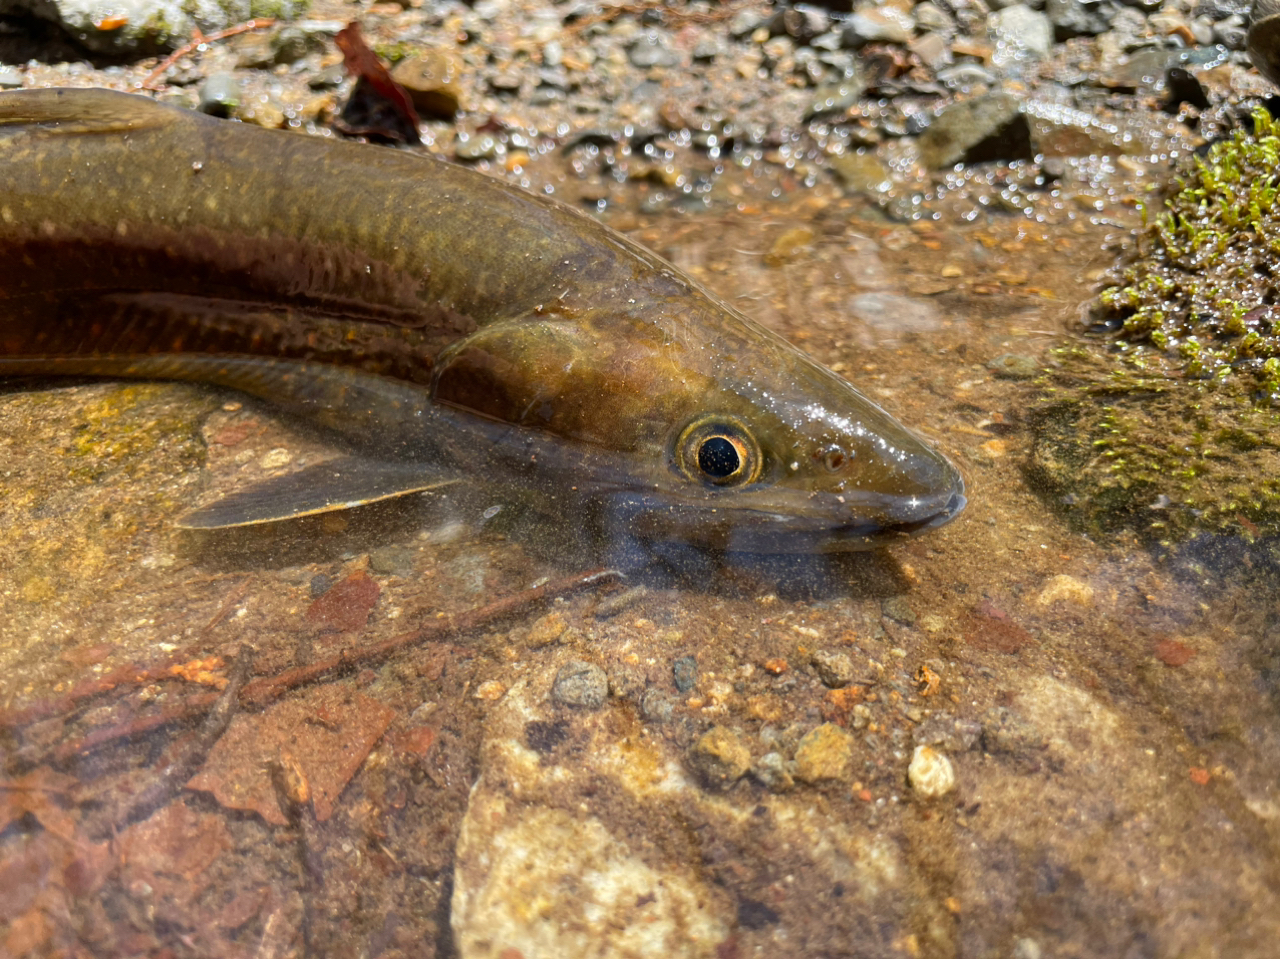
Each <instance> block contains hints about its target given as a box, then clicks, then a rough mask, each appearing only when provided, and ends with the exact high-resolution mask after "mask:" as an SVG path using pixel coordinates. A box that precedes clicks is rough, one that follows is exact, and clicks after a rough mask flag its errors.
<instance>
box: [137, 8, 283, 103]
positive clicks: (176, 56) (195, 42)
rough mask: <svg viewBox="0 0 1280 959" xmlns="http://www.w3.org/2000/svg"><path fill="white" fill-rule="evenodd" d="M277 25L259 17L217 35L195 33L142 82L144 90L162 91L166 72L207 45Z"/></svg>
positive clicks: (272, 21)
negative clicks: (188, 41) (161, 81)
mask: <svg viewBox="0 0 1280 959" xmlns="http://www.w3.org/2000/svg"><path fill="white" fill-rule="evenodd" d="M275 23H276V21H275V18H274V17H258V18H257V19H256V20H249V21H248V22H246V23H238V24H236V25H235V26H234V27H227V29H225V30H219V31H218V32H217V33H211V34H209V35H208V36H205V35H204V34H202V33H201V32H200V31H199V30H197V31H195V36H194V37H192V39H191V42H190V43H187V44H183V45H182V46H180V47H178V49H177V50H174V51H173V53H171V54H169V55H168V56H167V57H165V58H164V59H163V60H162V61H161V62H160V65H159V66H158V67H156V68H155V69H154V70H152V71H151V72H150V73H148V74H147V78H146V79H145V80H143V81H142V89H144V90H158V89H160V87H159V85H158V81H159V79H160V78H161V77H162V76H164V75H165V72H166V71H168V69H169V68H170V67H171V66H173V65H174V64H175V63H177V62H178V61H179V60H181V59H182V58H183V57H185V56H186V55H187V54H189V53H194V52H195V51H196V50H197V49H199V48H200V47H201V46H202V45H204V44H206V43H217V42H218V41H219V40H225V39H227V37H234V36H235V35H236V34H238V33H248V32H249V31H250V30H261V29H263V28H264V27H273V26H275Z"/></svg>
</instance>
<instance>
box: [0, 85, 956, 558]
mask: <svg viewBox="0 0 1280 959" xmlns="http://www.w3.org/2000/svg"><path fill="white" fill-rule="evenodd" d="M51 374H52V375H58V374H66V375H71V376H80V377H83V376H97V377H108V378H142V379H153V380H178V381H188V382H197V383H205V384H212V385H215V386H219V387H225V388H230V389H233V390H238V391H241V392H243V393H246V394H250V395H252V396H254V397H257V398H259V399H262V400H265V401H267V402H269V403H271V404H274V405H275V406H276V407H278V408H280V409H281V410H283V411H285V412H286V413H288V414H291V415H293V416H297V417H302V418H304V419H305V420H307V421H309V422H311V423H312V424H315V425H317V426H319V427H320V428H322V429H323V430H325V431H327V432H328V433H329V434H331V435H334V436H335V437H337V438H338V439H339V441H340V442H341V443H342V444H344V445H345V446H346V447H348V448H349V450H348V455H346V456H342V457H339V458H338V459H336V460H334V461H331V462H328V463H325V464H322V465H320V466H314V467H311V468H309V469H305V470H302V471H300V472H299V473H295V474H293V475H292V476H288V477H284V478H282V479H275V480H268V481H266V482H265V483H262V484H259V485H258V486H255V487H250V488H249V489H247V490H244V491H241V492H238V493H234V494H231V495H229V496H226V497H224V498H223V499H221V500H219V501H217V502H214V503H213V504H211V505H209V506H206V507H203V508H200V509H197V510H195V511H194V512H191V513H189V514H187V515H186V516H184V517H182V518H181V519H180V520H179V521H178V523H179V525H180V526H185V527H190V528H220V527H232V526H240V525H247V524H252V523H260V522H268V521H274V520H280V519H286V518H290V517H295V516H303V515H309V514H312V513H318V512H324V511H326V510H331V509H341V508H345V507H348V506H351V505H355V504H359V503H366V502H372V501H374V500H378V499H385V498H388V497H393V496H399V495H403V494H406V493H411V492H415V491H420V490H424V489H428V488H432V487H434V486H436V485H439V484H441V483H445V482H448V481H450V479H451V478H456V477H467V478H468V480H469V481H475V482H484V483H496V484H499V485H501V486H507V487H509V488H514V489H518V490H520V491H521V492H522V494H524V493H528V494H531V498H532V500H533V501H534V502H535V503H536V504H538V505H539V508H540V509H542V510H544V511H547V512H549V513H550V514H551V515H553V516H557V517H560V518H562V519H563V520H564V521H566V522H575V523H576V522H579V521H581V519H582V517H583V516H585V515H587V512H590V514H591V515H594V516H600V515H604V516H606V517H608V518H609V519H608V520H607V521H608V522H611V523H614V524H616V525H615V526H614V527H613V528H615V529H621V530H625V531H626V532H627V533H628V534H629V535H632V536H636V537H638V538H640V539H641V540H656V541H665V542H675V543H685V544H692V545H696V546H701V547H708V548H712V549H720V550H742V551H748V552H827V551H840V550H851V549H867V548H872V547H876V546H879V545H881V544H884V543H886V542H891V541H894V540H896V539H899V538H902V537H905V536H911V535H915V534H918V533H921V532H924V531H926V530H930V529H934V528H936V527H938V526H941V525H942V524H943V523H946V522H947V521H949V520H951V519H953V518H954V517H955V516H956V515H957V514H958V513H959V512H960V510H961V509H962V508H963V507H964V504H965V497H964V484H963V481H962V480H961V477H960V474H959V473H958V472H957V470H956V469H955V467H954V466H953V465H952V464H951V463H950V462H949V461H948V460H947V459H946V458H945V457H944V456H942V455H941V454H940V453H938V452H937V451H936V450H934V449H932V448H931V447H930V446H928V445H927V444H926V443H924V442H923V441H922V440H920V439H919V438H918V437H916V436H915V435H914V434H913V433H912V432H910V431H909V430H908V429H907V428H906V427H904V426H902V425H901V424H900V423H898V422H897V421H896V420H894V419H893V418H892V417H891V416H889V415H888V414H887V413H885V412H884V411H883V410H881V409H880V408H879V407H878V406H876V405H875V404H874V403H872V402H871V401H870V400H868V399H867V398H866V397H864V396H863V395H862V394H861V393H859V392H858V391H857V390H856V389H854V388H853V387H852V386H851V385H850V384H849V383H847V382H846V381H845V380H843V379H841V378H840V377H838V376H836V375H835V374H834V373H832V372H830V371H829V370H827V369H826V368H825V367H823V366H821V365H819V364H818V363H817V362H815V361H814V360H812V359H811V358H809V357H808V356H807V355H805V354H804V353H802V352H801V351H799V350H797V349H796V348H794V347H793V346H791V345H790V344H788V343H787V342H786V341H785V340H783V339H782V338H780V337H779V336H777V335H776V334H774V333H772V332H770V331H769V330H767V329H765V328H763V327H761V326H759V325H757V324H756V323H754V322H752V321H751V320H749V319H748V318H746V317H745V316H743V315H742V314H741V313H739V312H738V311H737V310H735V309H733V308H732V307H730V306H728V305H727V304H725V303H724V302H722V301H721V300H720V299H719V298H717V297H716V296H714V295H713V294H711V293H710V292H708V291H707V290H705V289H704V288H703V287H702V286H700V285H699V284H698V283H697V282H695V281H694V280H692V279H691V278H689V277H688V276H686V275H684V274H683V273H681V272H680V271H679V270H678V269H676V268H675V267H674V266H672V265H671V264H670V263H668V262H666V261H665V260H663V259H662V258H661V257H659V256H656V255H655V254H653V253H651V252H650V251H648V250H646V249H644V248H643V247H641V246H639V245H637V244H636V243H634V242H632V241H631V240H629V239H627V238H626V237H624V236H622V235H620V234H619V233H617V232H615V231H613V230H611V229H609V228H608V227H606V226H604V225H602V224H600V223H599V222H596V221H595V220H592V219H591V218H589V217H588V216H587V215H585V214H584V213H580V212H578V211H576V210H573V209H571V208H569V207H567V206H565V205H563V204H561V203H559V202H557V201H555V200H553V199H550V198H548V197H545V196H537V195H534V194H531V193H528V192H525V191H523V190H520V189H517V188H515V187H512V186H509V185H507V184H505V183H502V182H500V181H498V180H496V179H492V178H490V177H487V176H485V175H483V174H480V173H477V172H475V171H471V170H467V169H463V168H460V167H457V166H454V165H451V164H448V163H444V162H441V161H438V160H435V159H432V158H429V157H424V156H421V155H414V154H409V153H406V152H401V151H395V150H390V149H384V148H379V147H372V146H367V145H361V144H357V143H351V142H341V141H334V140H329V139H322V138H318V137H307V136H300V135H297V134H293V133H288V132H284V131H268V130H263V129H259V128H256V127H252V126H248V125H242V124H239V123H230V122H227V121H223V120H215V119H212V118H210V117H206V116H203V115H200V114H197V113H193V112H190V111H186V110H182V109H179V108H176V107H169V106H163V105H160V104H157V103H155V102H154V101H152V100H150V99H147V98H145V97H140V96H133V95H129V94H123V93H115V92H111V91H107V90H33V91H19V92H11V93H3V94H0V375H15V376H17V375H21V376H31V375H40V376H47V375H51Z"/></svg>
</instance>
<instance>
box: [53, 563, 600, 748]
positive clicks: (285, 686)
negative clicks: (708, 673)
mask: <svg viewBox="0 0 1280 959" xmlns="http://www.w3.org/2000/svg"><path fill="white" fill-rule="evenodd" d="M621 575H622V574H621V573H619V572H618V571H617V570H613V569H593V570H591V571H590V572H586V573H575V574H574V575H572V576H565V577H562V578H560V579H555V580H552V581H550V582H548V583H544V584H543V585H541V586H537V587H535V588H533V589H526V590H523V591H521V592H519V593H513V594H511V595H510V596H504V597H503V598H502V599H498V600H494V601H493V602H492V603H489V604H487V605H485V606H477V607H474V608H472V609H469V610H467V611H466V612H465V613H458V614H456V615H447V614H446V615H440V616H439V617H438V618H436V619H435V620H433V621H432V622H430V623H428V624H426V625H425V626H422V627H421V628H419V629H415V630H413V631H411V632H407V633H401V634H400V635H399V636H393V637H391V638H390V639H388V640H384V641H383V642H381V643H375V644H373V645H371V646H355V647H349V648H347V649H344V650H342V651H341V652H340V653H338V654H337V655H336V656H331V657H330V658H328V659H324V660H321V661H319V662H316V663H312V664H310V665H308V666H300V667H298V668H296V669H287V670H285V671H284V672H281V673H277V674H276V675H274V676H266V677H263V678H261V679H255V680H254V681H253V682H251V683H248V684H246V685H245V687H244V688H243V689H242V690H241V691H240V705H241V706H242V707H244V706H255V707H259V708H260V707H262V706H266V705H268V704H270V703H273V702H275V701H276V700H277V699H279V698H280V697H281V696H283V695H284V694H285V693H287V692H289V690H291V689H296V688H298V687H299V686H305V685H307V684H309V683H314V682H317V681H319V680H321V679H328V678H332V677H335V676H339V675H343V674H345V673H348V672H350V671H352V670H354V669H355V668H356V667H359V666H368V665H372V664H376V663H380V662H383V661H384V660H386V659H388V658H390V657H391V656H392V655H393V654H395V653H397V652H399V651H400V650H402V649H407V648H409V647H412V646H418V645H421V644H422V643H427V642H432V641H434V640H439V639H443V638H444V637H445V636H449V635H454V634H457V633H467V632H471V631H473V630H476V629H479V628H480V627H482V626H487V625H488V624H490V623H492V622H494V621H495V620H499V619H504V618H506V617H507V616H511V615H513V614H515V613H518V612H521V611H523V610H525V609H528V608H529V607H531V606H534V605H537V604H538V603H542V602H545V601H546V600H548V599H551V598H553V597H556V596H563V595H565V594H568V593H572V592H576V591H577V590H579V589H585V588H586V587H588V586H593V585H595V584H597V583H601V582H605V581H607V580H611V579H615V578H617V577H619V576H621ZM217 699H218V696H217V694H216V693H204V694H200V695H196V696H192V697H190V698H188V699H186V700H184V701H183V702H182V703H180V704H178V705H177V706H172V707H170V708H168V709H165V710H162V711H161V712H159V713H154V714H152V715H150V716H143V717H140V718H138V719H132V720H129V721H128V722H124V723H119V724H117V725H115V726H104V727H102V728H99V729H95V730H93V731H92V732H90V733H88V734H86V735H85V736H83V737H81V738H80V739H76V740H72V741H70V742H66V743H63V744H62V745H61V746H59V747H58V748H57V749H56V750H55V751H54V757H55V759H57V760H59V761H62V762H65V761H66V760H68V759H71V758H73V757H75V756H83V755H87V754H88V753H90V752H92V751H93V750H95V749H97V748H98V747H100V746H104V745H107V744H108V743H113V742H118V741H121V740H126V739H133V738H136V737H138V736H142V735H145V734H146V733H149V732H152V731H153V730H156V729H159V728H161V727H163V726H168V725H169V724H171V723H176V722H181V721H183V720H187V719H190V718H192V717H194V716H198V715H200V714H201V713H204V712H206V711H207V710H208V709H209V708H210V707H211V706H212V705H213V704H214V703H215V702H216V701H217Z"/></svg>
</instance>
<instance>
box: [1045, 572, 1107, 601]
mask: <svg viewBox="0 0 1280 959" xmlns="http://www.w3.org/2000/svg"><path fill="white" fill-rule="evenodd" d="M1061 601H1065V602H1068V603H1074V604H1075V605H1077V606H1082V607H1084V608H1085V609H1088V608H1090V607H1091V606H1093V587H1092V586H1090V585H1089V584H1088V583H1084V582H1081V581H1080V580H1078V579H1076V578H1075V577H1074V576H1067V575H1066V574H1065V573H1063V574H1062V575H1059V576H1055V577H1053V579H1051V580H1049V582H1048V583H1047V584H1046V585H1045V588H1044V589H1042V590H1041V591H1040V595H1039V596H1037V597H1036V603H1037V604H1038V605H1040V606H1052V605H1053V604H1054V603H1057V602H1061Z"/></svg>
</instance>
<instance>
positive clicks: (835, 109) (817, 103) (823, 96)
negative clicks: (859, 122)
mask: <svg viewBox="0 0 1280 959" xmlns="http://www.w3.org/2000/svg"><path fill="white" fill-rule="evenodd" d="M866 88H867V85H866V84H865V83H864V82H863V80H862V77H860V76H853V77H850V78H849V79H847V80H841V81H840V82H839V83H833V84H830V85H829V86H824V87H818V89H817V90H815V91H814V94H813V99H812V100H811V101H810V102H809V106H808V107H806V108H805V111H804V119H805V120H812V119H813V118H814V117H818V116H822V115H823V114H827V113H844V112H845V111H846V110H848V109H849V108H850V107H851V106H853V105H855V104H856V103H857V102H858V101H859V100H860V99H862V94H863V91H865V90H866Z"/></svg>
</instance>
